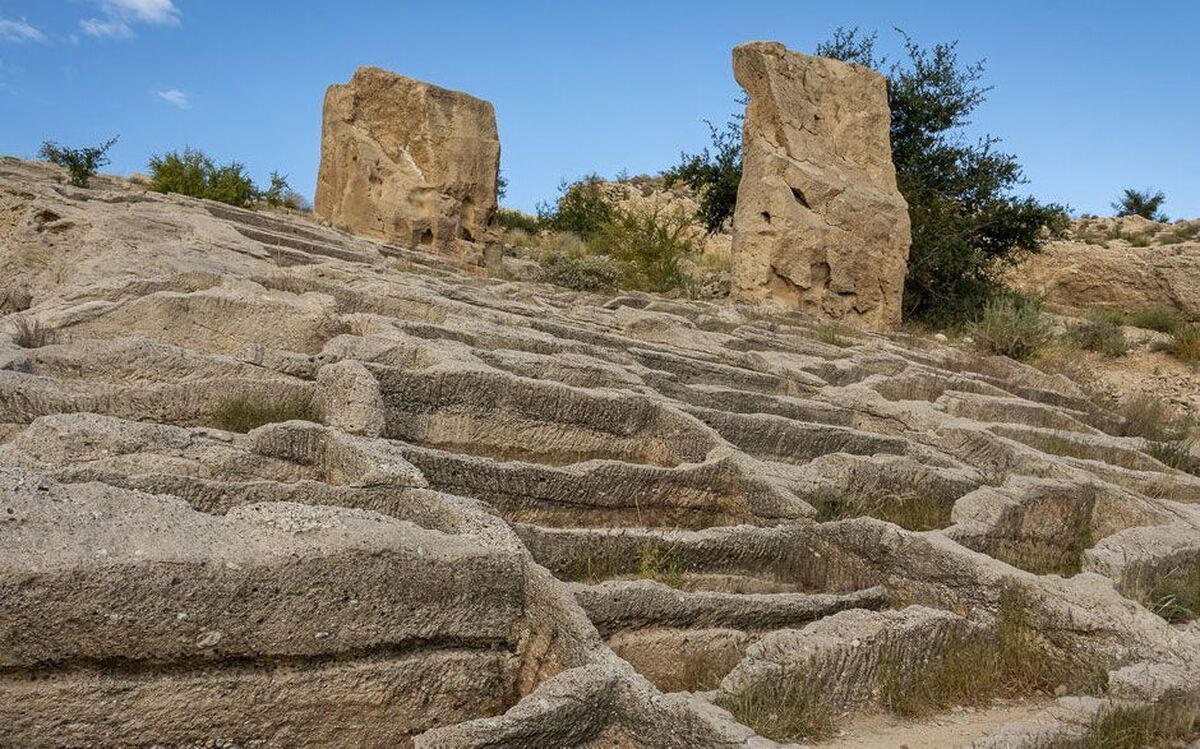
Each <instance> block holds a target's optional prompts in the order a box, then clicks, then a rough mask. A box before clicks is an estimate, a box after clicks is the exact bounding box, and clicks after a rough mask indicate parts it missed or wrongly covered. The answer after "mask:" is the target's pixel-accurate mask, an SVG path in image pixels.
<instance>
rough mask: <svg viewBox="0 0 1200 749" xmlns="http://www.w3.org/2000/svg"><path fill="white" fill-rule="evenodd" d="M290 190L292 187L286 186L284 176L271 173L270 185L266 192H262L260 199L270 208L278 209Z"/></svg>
mask: <svg viewBox="0 0 1200 749" xmlns="http://www.w3.org/2000/svg"><path fill="white" fill-rule="evenodd" d="M291 189H292V186H291V185H289V184H288V181H287V177H286V176H285V175H282V174H280V173H279V172H271V185H270V187H268V188H267V189H266V190H263V193H262V199H263V200H265V201H266V203H267V205H269V206H271V207H272V208H278V207H279V206H281V205H283V204H284V198H285V197H286V196H287V194H288V193H289V192H290V191H291Z"/></svg>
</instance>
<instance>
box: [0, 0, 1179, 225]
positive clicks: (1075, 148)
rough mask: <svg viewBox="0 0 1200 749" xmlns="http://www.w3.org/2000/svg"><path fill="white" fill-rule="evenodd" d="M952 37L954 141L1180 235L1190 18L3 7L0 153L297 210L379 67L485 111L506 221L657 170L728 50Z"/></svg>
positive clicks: (533, 6) (846, 9)
mask: <svg viewBox="0 0 1200 749" xmlns="http://www.w3.org/2000/svg"><path fill="white" fill-rule="evenodd" d="M839 25H840V26H860V27H862V28H864V29H878V30H879V31H880V37H881V38H880V42H881V47H882V49H883V50H884V51H885V52H892V51H894V50H895V48H896V47H897V46H898V40H897V38H896V35H895V34H894V33H892V32H891V29H892V28H893V27H897V26H898V27H901V28H903V29H904V30H905V31H907V32H908V33H909V34H911V35H912V36H913V37H914V38H916V39H917V40H918V41H920V42H922V43H929V44H932V43H934V42H938V41H945V40H953V39H957V40H959V43H960V51H961V54H962V56H963V57H964V58H965V59H968V60H974V59H979V58H986V60H987V71H988V72H987V82H988V83H990V84H992V85H993V86H994V87H995V89H994V90H993V91H992V93H991V95H990V97H989V100H988V102H987V104H986V105H985V106H984V107H982V108H981V109H980V110H979V112H978V114H977V116H976V118H975V123H974V125H973V128H974V130H975V131H976V132H978V133H983V132H991V133H993V134H995V135H998V136H1000V137H1001V138H1003V146H1004V147H1005V148H1006V149H1007V150H1009V151H1012V152H1014V153H1016V154H1017V155H1018V156H1019V157H1020V160H1021V163H1022V164H1023V165H1024V166H1025V170H1026V174H1027V176H1028V178H1029V179H1030V183H1029V184H1028V185H1027V186H1026V189H1027V190H1028V191H1029V192H1031V193H1032V194H1034V195H1037V196H1038V197H1040V198H1043V199H1046V200H1054V201H1059V202H1064V203H1068V204H1070V205H1071V206H1072V207H1073V208H1074V209H1075V210H1076V211H1079V212H1096V213H1105V212H1108V205H1109V203H1110V202H1111V200H1112V199H1113V198H1114V197H1115V196H1116V195H1117V194H1118V193H1119V192H1120V191H1121V189H1122V188H1125V187H1139V188H1141V187H1149V186H1153V187H1156V188H1158V189H1162V190H1164V191H1165V192H1166V193H1167V203H1166V205H1165V209H1166V211H1167V213H1168V214H1169V215H1171V216H1172V217H1200V58H1198V57H1197V46H1198V45H1197V40H1196V32H1197V30H1198V29H1200V2H1197V0H1176V1H1175V2H1155V1H1154V0H1144V1H1143V2H1140V3H1136V4H1131V3H1129V2H1108V1H1107V0H1098V1H1093V2H1068V1H1063V2H1047V1H1040V2H1033V1H1032V0H1030V1H1027V2H988V3H970V2H962V1H961V0H959V1H958V2H921V3H915V2H912V3H898V2H895V0H890V1H881V2H865V1H864V2H851V1H848V0H847V1H844V2H829V1H828V0H820V1H818V2H809V1H807V0H791V1H790V2H786V1H783V0H761V1H757V2H755V1H751V0H745V1H743V2H731V1H725V2H718V1H715V0H713V1H710V0H692V1H691V2H661V1H659V2H655V1H653V0H639V1H636V2H627V1H626V0H613V1H611V2H591V3H587V2H561V3H560V2H503V3H502V2H495V1H494V0H493V1H492V2H475V1H474V0H458V2H455V3H443V2H436V1H435V0H422V1H421V2H406V1H393V2H384V1H383V0H376V1H372V2H368V1H365V0H363V1H355V0H342V1H341V2H337V3H334V2H328V0H323V1H321V2H315V1H314V2H304V1H303V0H291V1H290V2H274V1H268V0H254V1H249V0H237V1H235V0H0V153H7V154H15V155H19V156H26V157H30V156H33V155H34V154H35V153H36V151H37V148H38V146H39V144H40V143H41V141H42V140H43V139H46V138H51V139H55V140H58V141H60V142H63V143H65V144H68V145H82V144H90V143H95V142H98V141H101V140H104V139H105V138H107V137H108V136H110V135H114V134H120V136H121V140H120V142H119V143H118V145H117V146H116V147H115V148H114V149H113V151H112V159H113V163H112V165H111V166H110V167H109V168H108V170H109V171H112V172H117V173H128V172H131V171H136V170H139V169H144V168H145V164H146V159H147V157H148V156H149V155H150V154H151V153H156V152H162V151H165V150H168V149H173V148H181V147H182V146H183V145H185V144H188V145H192V146H195V147H199V148H202V149H204V150H205V151H207V152H208V153H209V154H211V155H212V156H214V157H216V158H218V159H220V160H238V161H241V162H243V163H245V164H246V165H247V166H248V167H249V168H250V170H251V172H252V173H253V174H254V176H255V177H256V178H257V179H259V180H265V179H266V176H267V174H268V173H269V172H270V171H271V170H272V169H278V170H280V171H281V172H284V173H286V174H288V175H289V177H290V179H291V182H292V184H293V185H294V186H295V187H296V188H297V189H299V190H300V191H301V192H303V193H305V194H307V195H310V196H311V194H312V190H313V185H314V184H315V181H316V169H317V163H318V159H319V156H320V154H319V150H320V123H321V99H322V96H323V94H324V90H325V87H326V86H327V85H328V84H330V83H334V82H342V81H345V80H347V79H348V78H349V77H350V75H351V73H352V72H353V70H354V68H355V67H357V66H359V65H367V64H370V65H379V66H382V67H385V68H389V69H391V70H395V71H397V72H400V73H403V74H405V75H409V76H413V77H416V78H421V79H424V80H427V81H430V82H433V83H437V84H439V85H442V86H446V87H449V88H456V89H460V90H463V91H466V92H468V93H471V94H474V95H476V96H480V97H482V98H485V99H488V100H490V101H491V102H492V103H493V104H494V105H495V107H496V113H497V119H498V122H499V127H500V138H501V144H502V150H503V156H502V169H503V172H504V174H505V176H506V177H507V178H508V179H509V182H510V187H509V197H508V199H507V201H505V202H506V203H508V204H509V205H511V206H514V207H519V208H523V209H527V210H529V209H532V208H533V207H534V205H535V204H536V203H537V202H538V201H539V200H543V199H546V198H550V197H552V196H553V195H554V193H555V190H556V187H557V185H558V183H559V181H560V179H562V178H564V177H568V178H573V177H577V176H579V175H582V174H585V173H588V172H591V171H597V172H599V173H601V174H605V175H612V174H615V173H617V172H618V171H620V170H622V169H624V170H627V171H628V172H630V173H631V174H636V173H640V172H656V171H659V170H661V169H663V168H664V167H667V166H669V165H671V164H672V163H674V162H675V161H676V160H677V158H678V154H679V151H680V150H681V149H687V150H695V149H697V148H698V147H700V146H702V145H703V144H704V143H705V141H706V139H707V130H706V129H705V126H704V125H703V123H702V120H703V119H705V118H710V119H714V120H718V121H722V120H724V119H725V118H726V117H727V116H728V115H729V114H730V113H732V112H733V111H734V110H735V104H734V102H733V100H734V98H735V97H736V96H737V95H738V93H739V90H738V88H737V84H736V83H735V82H734V81H733V76H732V72H731V69H730V60H729V53H730V49H731V48H732V47H733V46H734V45H735V44H737V43H740V42H743V41H748V40H752V39H776V40H779V41H782V42H784V43H785V44H787V45H788V46H789V47H791V48H793V49H796V50H800V51H811V50H812V48H813V47H814V45H815V44H817V43H818V42H820V41H821V40H823V39H826V38H828V36H829V35H830V34H831V32H832V31H833V30H834V29H835V28H836V27H838V26H839Z"/></svg>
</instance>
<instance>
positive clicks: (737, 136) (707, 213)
mask: <svg viewBox="0 0 1200 749" xmlns="http://www.w3.org/2000/svg"><path fill="white" fill-rule="evenodd" d="M705 124H706V125H708V131H709V139H710V140H711V142H712V150H711V151H710V150H709V148H708V147H705V148H704V150H702V151H701V152H700V153H698V154H687V153H683V154H680V156H679V164H678V165H677V166H674V167H672V168H670V169H668V170H666V171H665V172H663V174H662V176H663V184H665V185H666V186H667V187H671V186H672V185H674V184H675V183H676V182H682V183H684V184H686V185H687V186H688V187H690V188H692V189H693V190H695V191H696V193H697V195H698V198H699V204H700V207H699V208H698V209H697V210H696V217H697V218H698V219H700V222H701V223H702V224H704V229H705V231H707V232H708V233H709V234H716V233H717V232H719V231H720V230H721V227H723V226H724V225H725V222H726V221H728V220H730V219H732V218H733V211H734V208H735V207H736V205H737V191H738V185H739V184H740V183H741V181H742V123H741V117H740V116H739V117H735V118H734V119H732V120H730V121H729V122H727V123H725V127H724V128H717V127H716V126H715V125H713V124H712V123H711V122H708V121H705Z"/></svg>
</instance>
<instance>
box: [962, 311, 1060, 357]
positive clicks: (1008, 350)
mask: <svg viewBox="0 0 1200 749" xmlns="http://www.w3.org/2000/svg"><path fill="white" fill-rule="evenodd" d="M971 335H972V336H973V337H974V339H975V343H976V345H978V346H979V347H980V348H982V349H983V350H984V351H987V352H988V353H991V354H1000V355H1002V356H1007V357H1009V358H1011V359H1016V360H1018V361H1027V360H1029V359H1031V358H1032V357H1033V356H1034V355H1035V354H1037V353H1038V351H1040V350H1041V349H1042V348H1043V347H1044V346H1045V345H1046V344H1047V343H1049V341H1050V338H1051V333H1050V327H1049V325H1047V324H1046V321H1045V320H1044V319H1043V318H1042V310H1041V304H1040V303H1039V302H1038V301H1037V300H1035V299H1031V298H1029V297H1024V296H1020V295H1017V294H1005V295H1002V296H997V297H995V298H992V299H990V300H988V301H987V302H986V303H985V304H984V306H983V312H982V314H980V316H979V318H978V320H977V321H976V322H975V323H974V324H973V325H972V326H971Z"/></svg>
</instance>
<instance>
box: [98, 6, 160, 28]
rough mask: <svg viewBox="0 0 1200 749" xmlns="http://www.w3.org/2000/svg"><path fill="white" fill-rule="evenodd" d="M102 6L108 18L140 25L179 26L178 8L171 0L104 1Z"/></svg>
mask: <svg viewBox="0 0 1200 749" xmlns="http://www.w3.org/2000/svg"><path fill="white" fill-rule="evenodd" d="M102 5H103V6H104V12H105V13H106V14H107V15H109V16H115V17H117V18H123V19H125V20H129V21H139V22H141V23H158V24H164V25H167V26H178V25H179V8H176V7H175V3H173V2H172V1H171V0H104V1H103V3H102Z"/></svg>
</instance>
